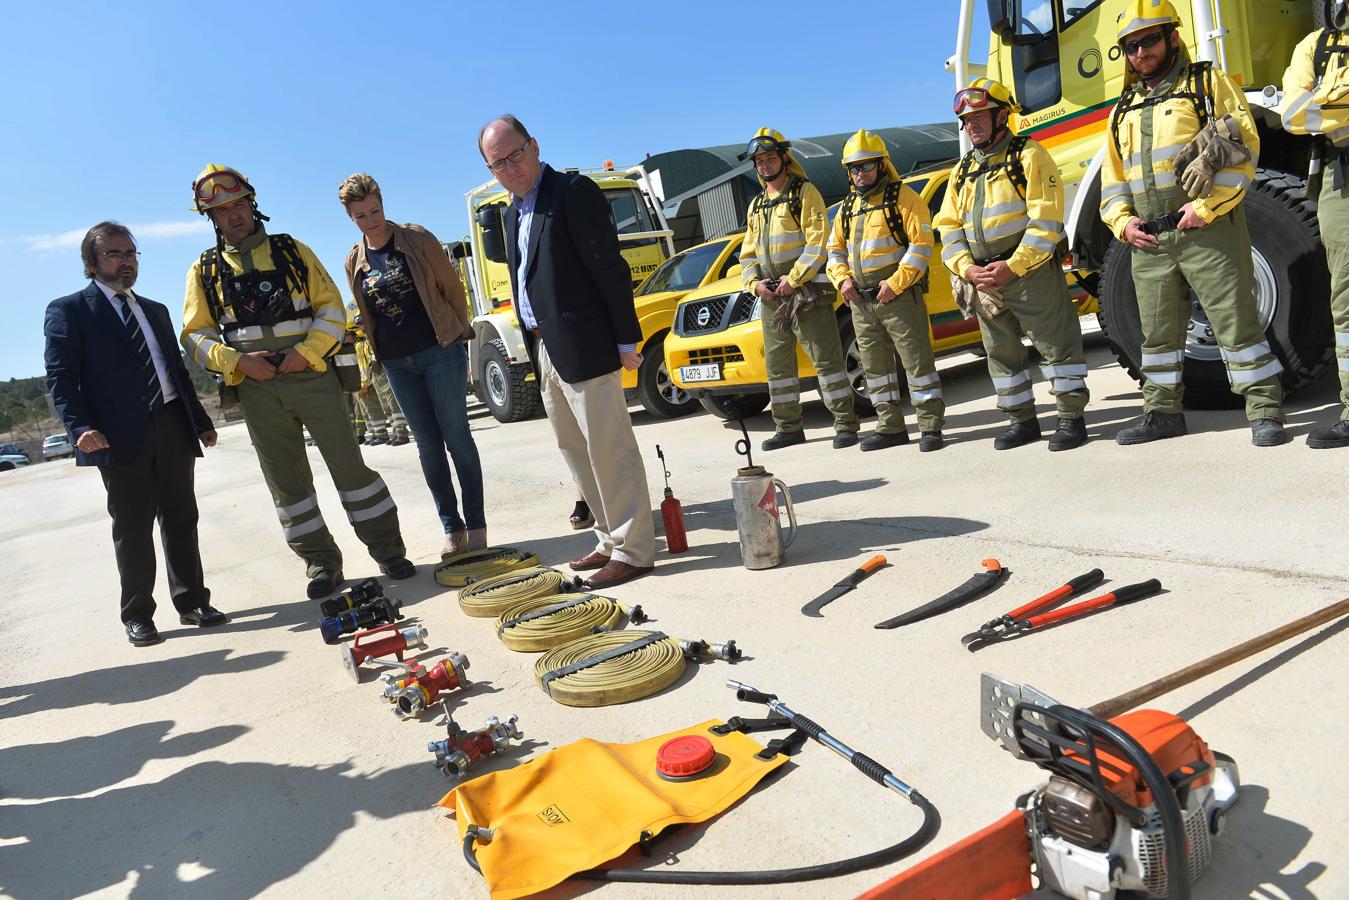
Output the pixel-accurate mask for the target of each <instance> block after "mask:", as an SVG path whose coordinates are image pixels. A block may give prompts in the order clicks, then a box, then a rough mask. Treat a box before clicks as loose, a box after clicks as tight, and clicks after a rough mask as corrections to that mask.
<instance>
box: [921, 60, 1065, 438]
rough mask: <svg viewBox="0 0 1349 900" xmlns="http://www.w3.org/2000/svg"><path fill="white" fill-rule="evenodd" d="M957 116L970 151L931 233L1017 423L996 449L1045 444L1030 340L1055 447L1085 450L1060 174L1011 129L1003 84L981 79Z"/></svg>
mask: <svg viewBox="0 0 1349 900" xmlns="http://www.w3.org/2000/svg"><path fill="white" fill-rule="evenodd" d="M954 109H955V114H956V118H957V119H959V120H960V122H961V126H962V127H963V128H964V129H965V133H966V134H967V135H969V138H970V141H971V143H973V145H974V149H972V150H970V151H969V153H967V154H966V155H965V157H964V158H963V159H961V161H960V163H959V164H958V165H957V166H956V167H955V170H954V171H953V173H952V177H951V181H950V184H949V186H948V187H947V189H946V199H945V200H944V201H943V203H942V209H941V212H940V213H938V215H937V218H936V221H935V222H933V226H934V227H935V228H936V229H937V231H938V233H940V234H941V238H942V262H944V263H945V264H946V267H947V268H948V269H949V270H950V271H951V279H952V286H953V288H954V291H953V292H954V293H955V295H956V298H957V301H958V302H960V306H961V309H962V310H963V311H964V312H965V315H966V317H969V316H978V319H979V331H980V333H981V334H982V335H983V340H984V349H985V351H987V354H988V374H989V375H990V376H991V377H992V379H993V387H994V389H995V390H996V391H997V394H998V408H999V409H1001V410H1002V411H1003V412H1005V413H1007V415H1008V416H1009V417H1010V418H1011V420H1012V424H1011V426H1010V427H1009V428H1008V429H1007V430H1006V431H1005V432H1003V433H1002V434H1000V435H998V437H997V438H996V439H995V440H994V442H993V446H994V447H995V448H996V449H998V450H1007V449H1010V448H1012V447H1020V446H1022V445H1023V444H1029V443H1031V442H1033V441H1038V440H1039V439H1040V422H1039V420H1038V419H1037V418H1036V417H1035V392H1034V389H1033V387H1032V379H1031V368H1030V359H1029V356H1028V354H1027V352H1026V348H1025V346H1024V345H1023V344H1022V343H1021V341H1022V338H1023V337H1026V336H1029V337H1030V339H1031V343H1032V344H1034V346H1035V349H1036V350H1038V351H1039V353H1040V359H1041V365H1040V368H1041V370H1042V371H1043V372H1044V375H1045V379H1046V380H1047V381H1048V382H1049V385H1050V393H1051V394H1053V395H1054V400H1055V403H1056V405H1057V407H1058V428H1057V430H1056V431H1055V432H1054V434H1053V436H1052V437H1050V439H1049V449H1050V450H1071V449H1073V448H1074V447H1080V446H1082V445H1083V444H1085V443H1086V441H1087V429H1086V425H1085V423H1084V422H1083V418H1082V411H1083V409H1085V408H1086V405H1087V397H1088V394H1087V380H1086V379H1087V358H1086V355H1085V354H1084V353H1083V351H1082V328H1081V326H1080V325H1079V324H1078V320H1077V310H1076V308H1075V307H1074V306H1073V301H1072V299H1071V298H1070V297H1069V296H1068V288H1067V286H1066V285H1065V284H1064V281H1063V270H1062V269H1061V268H1060V267H1059V264H1058V253H1057V249H1058V245H1059V242H1060V241H1061V240H1063V185H1062V184H1060V183H1059V170H1058V167H1057V166H1055V165H1054V160H1053V159H1052V158H1051V157H1050V155H1049V153H1048V152H1047V151H1046V150H1045V149H1044V148H1043V147H1041V146H1040V145H1039V144H1037V143H1036V142H1035V141H1032V140H1030V139H1029V138H1024V137H1021V136H1019V135H1015V134H1013V133H1012V132H1011V130H1010V129H1009V128H1008V125H1007V120H1008V118H1009V116H1010V115H1011V114H1012V113H1014V112H1020V107H1018V106H1017V105H1016V101H1015V100H1014V99H1013V98H1012V95H1011V92H1009V91H1008V90H1007V88H1006V86H1004V85H1003V84H1001V83H999V82H996V81H992V80H990V79H988V78H976V79H975V80H974V81H973V82H971V83H970V86H969V87H967V88H965V89H964V90H961V91H958V92H957V93H956V96H955V104H954Z"/></svg>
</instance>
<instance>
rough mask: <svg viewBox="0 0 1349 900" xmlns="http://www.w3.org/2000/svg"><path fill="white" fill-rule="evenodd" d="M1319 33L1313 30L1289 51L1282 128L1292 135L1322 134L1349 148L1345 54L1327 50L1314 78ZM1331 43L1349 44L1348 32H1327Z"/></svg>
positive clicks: (1348, 61)
mask: <svg viewBox="0 0 1349 900" xmlns="http://www.w3.org/2000/svg"><path fill="white" fill-rule="evenodd" d="M1321 35H1322V32H1320V31H1314V32H1312V33H1311V34H1309V35H1307V36H1306V37H1305V38H1303V39H1302V43H1300V44H1298V45H1297V49H1296V50H1294V51H1293V61H1292V62H1291V63H1290V64H1289V65H1288V70H1287V71H1286V72H1284V73H1283V127H1284V128H1285V129H1287V130H1288V131H1291V132H1292V133H1293V134H1324V135H1325V136H1326V137H1327V138H1328V139H1329V140H1330V142H1331V143H1332V144H1334V145H1335V146H1336V147H1340V148H1349V54H1345V53H1330V54H1329V55H1328V56H1327V58H1326V73H1325V75H1324V77H1322V78H1321V79H1320V81H1319V82H1318V81H1317V78H1316V69H1315V57H1316V50H1317V46H1318V44H1319V42H1320V40H1321ZM1331 37H1332V38H1333V40H1332V41H1331V45H1332V46H1333V45H1336V44H1339V45H1344V44H1349V35H1346V34H1343V33H1336V34H1333V35H1331Z"/></svg>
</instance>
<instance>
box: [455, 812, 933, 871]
mask: <svg viewBox="0 0 1349 900" xmlns="http://www.w3.org/2000/svg"><path fill="white" fill-rule="evenodd" d="M909 802H911V803H912V804H913V805H914V806H916V807H918V808H919V809H920V810H922V812H923V823H922V825H920V826H919V827H918V830H917V831H915V832H914V833H913V834H911V835H909V836H908V837H906V838H905V839H904V840H902V841H900V842H899V843H897V844H892V845H891V846H889V847H885V848H882V849H880V850H875V851H873V852H871V853H864V854H863V855H861V856H854V857H850V858H849V859H841V860H837V861H835V862H828V863H820V864H819V865H814V866H798V867H797V868H794V869H760V870H757V871H743V872H698V871H678V870H671V869H591V870H589V871H587V872H577V873H576V874H575V875H572V876H571V877H572V878H576V879H580V880H583V881H611V882H627V883H630V884H717V885H738V884H785V883H788V882H794V881H817V880H819V879H821V878H836V877H838V876H840V875H848V874H850V873H852V872H861V871H863V870H865V869H874V868H876V867H877V866H884V865H888V864H889V863H892V862H895V861H896V860H900V859H903V858H904V857H906V856H909V855H911V854H913V853H916V852H918V851H919V850H921V849H922V848H923V847H924V846H926V845H927V843H928V842H929V841H931V840H932V839H933V838H934V837H936V836H937V831H938V830H939V829H940V828H941V813H939V812H937V808H936V807H935V806H933V805H932V804H931V803H929V802H928V799H927V798H926V797H924V796H923V795H922V794H920V793H918V791H914V792H913V793H912V794H910V795H909ZM477 837H478V826H476V825H470V826H468V830H467V831H466V832H464V859H465V860H467V861H468V864H469V865H470V866H472V867H473V868H474V869H475V870H476V871H478V872H480V873H481V872H482V869H481V868H479V866H478V860H477V857H476V856H475V855H474V852H473V845H474V842H475V841H476V839H477Z"/></svg>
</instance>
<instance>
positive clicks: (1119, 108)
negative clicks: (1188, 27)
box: [1110, 60, 1214, 153]
mask: <svg viewBox="0 0 1349 900" xmlns="http://www.w3.org/2000/svg"><path fill="white" fill-rule="evenodd" d="M1183 78H1184V81H1185V89H1184V90H1182V91H1172V92H1171V93H1169V94H1160V95H1158V96H1156V97H1144V98H1143V99H1141V100H1138V99H1136V98H1138V97H1140V96H1142V93H1143V89H1142V84H1143V82H1141V81H1138V82H1135V83H1134V84H1131V85H1129V87H1127V88H1125V89H1124V93H1123V94H1122V95H1121V96H1120V98H1119V103H1117V104H1115V111H1114V112H1113V113H1112V114H1111V115H1110V139H1111V140H1112V141H1114V142H1115V152H1116V153H1122V151H1121V149H1120V140H1119V127H1120V123H1121V122H1123V121H1124V117H1125V115H1127V114H1128V113H1131V112H1133V111H1134V110H1136V109H1138V110H1141V109H1146V108H1147V107H1149V106H1156V105H1157V104H1159V103H1167V102H1169V101H1171V100H1189V101H1190V102H1191V103H1192V104H1194V114H1195V117H1196V118H1197V119H1198V120H1199V127H1200V128H1203V127H1205V126H1206V125H1208V123H1209V120H1211V119H1212V118H1213V113H1214V110H1213V64H1212V63H1210V62H1208V61H1207V60H1202V61H1200V62H1194V63H1190V64H1189V65H1188V66H1187V67H1186V70H1185V74H1184V76H1183Z"/></svg>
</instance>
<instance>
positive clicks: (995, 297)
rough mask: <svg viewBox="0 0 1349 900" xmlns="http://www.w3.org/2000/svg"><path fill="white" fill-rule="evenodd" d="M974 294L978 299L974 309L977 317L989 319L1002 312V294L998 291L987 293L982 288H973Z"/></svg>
mask: <svg viewBox="0 0 1349 900" xmlns="http://www.w3.org/2000/svg"><path fill="white" fill-rule="evenodd" d="M975 293H976V294H977V295H978V297H979V301H978V305H977V307H976V309H977V310H978V312H979V315H981V316H983V317H984V318H985V319H991V318H993V317H994V316H996V315H997V314H998V313H1000V312H1002V307H1003V302H1002V294H1001V293H999V292H998V291H988V290H984V289H983V288H975Z"/></svg>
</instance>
